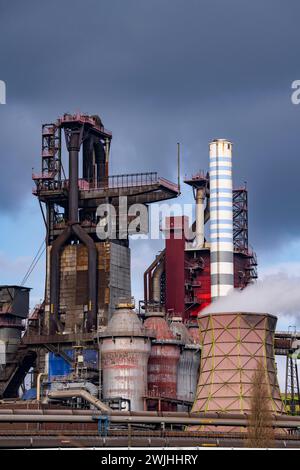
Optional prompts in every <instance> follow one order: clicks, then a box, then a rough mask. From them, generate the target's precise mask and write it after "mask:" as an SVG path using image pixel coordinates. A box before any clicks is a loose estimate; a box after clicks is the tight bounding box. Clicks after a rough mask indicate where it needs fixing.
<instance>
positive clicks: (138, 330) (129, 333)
mask: <svg viewBox="0 0 300 470" xmlns="http://www.w3.org/2000/svg"><path fill="white" fill-rule="evenodd" d="M133 308H134V306H133V305H130V304H129V303H125V302H123V303H120V304H119V305H118V307H117V308H116V310H115V312H114V314H113V315H112V317H111V319H110V321H109V323H108V327H107V329H106V330H105V332H104V333H102V334H101V343H100V351H101V361H102V367H101V369H102V373H103V376H102V377H103V378H102V380H103V399H104V400H106V401H108V402H109V401H112V400H113V399H118V398H119V399H121V400H122V401H124V400H127V403H129V406H130V411H140V410H142V409H143V406H144V397H145V396H146V395H147V391H148V376H147V372H148V359H149V356H150V352H151V339H150V336H151V332H150V331H147V330H146V329H145V328H144V327H143V324H142V322H141V321H140V320H139V319H138V317H137V314H136V313H135V312H134V310H133Z"/></svg>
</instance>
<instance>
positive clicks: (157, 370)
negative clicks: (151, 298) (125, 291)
mask: <svg viewBox="0 0 300 470" xmlns="http://www.w3.org/2000/svg"><path fill="white" fill-rule="evenodd" d="M144 326H145V328H147V329H149V330H150V331H153V332H155V335H156V338H155V340H152V346H151V354H150V357H149V362H148V395H149V396H153V397H156V398H163V399H164V400H162V402H161V409H162V411H176V405H174V404H172V402H171V401H172V399H176V398H177V367H178V361H179V356H180V341H178V340H176V338H175V336H174V335H173V333H172V332H171V330H170V327H169V325H168V323H167V321H166V319H165V318H164V313H162V312H148V313H147V314H146V320H145V323H144ZM168 398H169V399H170V401H169V402H168V400H167V399H168Z"/></svg>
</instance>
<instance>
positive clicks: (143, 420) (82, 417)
mask: <svg viewBox="0 0 300 470" xmlns="http://www.w3.org/2000/svg"><path fill="white" fill-rule="evenodd" d="M57 393H58V392H57ZM72 396H74V394H73V395H72ZM85 399H86V398H85ZM97 402H100V400H97ZM100 403H102V402H100ZM101 406H102V405H101ZM104 406H105V407H106V405H104ZM98 409H99V408H98ZM3 411H5V413H2V412H1V414H0V422H1V423H43V422H48V423H51V422H52V423H92V422H95V414H94V413H93V414H67V413H64V414H59V412H58V410H53V411H54V412H55V413H56V414H43V413H40V414H31V413H30V412H29V410H26V413H22V414H21V413H20V414H19V413H18V414H9V413H6V410H3ZM109 413H112V410H111V409H109ZM182 415H183V413H180V415H179V416H174V417H169V416H149V415H138V416H130V415H129V416H128V415H126V414H122V415H121V414H119V415H115V414H110V422H111V423H117V424H157V425H162V424H169V425H172V424H180V425H194V426H195V425H196V426H204V425H208V424H209V425H210V426H222V427H223V426H224V427H232V426H234V427H248V425H249V421H248V418H247V416H241V417H240V418H238V417H235V418H234V417H232V418H230V417H229V416H228V418H225V417H223V418H210V417H208V416H207V415H204V416H198V417H190V416H182ZM292 418H293V417H289V418H286V419H285V420H282V421H281V420H274V421H273V423H272V426H273V427H274V428H281V429H287V428H290V429H298V428H299V426H300V420H299V419H297V420H293V419H292Z"/></svg>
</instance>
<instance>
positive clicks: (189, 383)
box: [170, 317, 200, 411]
mask: <svg viewBox="0 0 300 470" xmlns="http://www.w3.org/2000/svg"><path fill="white" fill-rule="evenodd" d="M170 328H171V331H172V333H173V334H174V336H175V337H176V338H177V339H178V340H179V341H181V354H180V358H179V362H178V369H177V398H178V399H179V400H183V401H186V402H190V403H191V404H192V403H193V402H194V399H195V395H196V389H197V384H198V378H199V367H200V346H199V344H196V343H195V342H194V339H193V338H192V337H191V335H190V333H189V330H188V329H187V327H186V326H185V325H184V323H183V321H182V318H181V317H175V318H173V319H172V321H171V324H170ZM197 330H198V328H197ZM188 409H189V406H188V404H186V405H185V404H182V405H178V411H188Z"/></svg>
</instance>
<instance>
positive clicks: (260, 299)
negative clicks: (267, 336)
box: [202, 273, 300, 322]
mask: <svg viewBox="0 0 300 470" xmlns="http://www.w3.org/2000/svg"><path fill="white" fill-rule="evenodd" d="M237 311H241V312H258V313H271V314H273V315H276V316H278V317H280V316H286V317H295V318H296V319H297V320H298V322H300V277H290V276H288V275H287V274H285V273H284V274H276V275H271V276H266V277H265V278H264V279H263V280H261V281H257V282H256V283H254V284H251V285H250V286H248V287H247V288H246V289H244V290H243V291H240V290H238V289H235V290H234V291H233V292H232V293H230V294H229V295H228V296H226V297H222V298H220V299H218V300H216V301H215V302H214V303H213V304H211V305H210V306H209V307H206V308H205V309H204V310H203V312H202V313H203V314H206V313H218V312H237Z"/></svg>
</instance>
